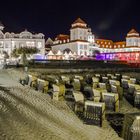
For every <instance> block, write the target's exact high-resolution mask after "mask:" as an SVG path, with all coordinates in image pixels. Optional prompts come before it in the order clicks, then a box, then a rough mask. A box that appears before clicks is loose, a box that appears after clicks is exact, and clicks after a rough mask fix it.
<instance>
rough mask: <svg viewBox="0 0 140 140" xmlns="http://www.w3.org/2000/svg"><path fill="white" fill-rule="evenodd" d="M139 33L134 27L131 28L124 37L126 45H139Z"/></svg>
mask: <svg viewBox="0 0 140 140" xmlns="http://www.w3.org/2000/svg"><path fill="white" fill-rule="evenodd" d="M139 37H140V36H139V33H138V32H137V31H136V30H135V29H131V30H130V31H129V32H128V34H127V37H126V46H128V47H132V46H133V47H138V46H140V38H139Z"/></svg>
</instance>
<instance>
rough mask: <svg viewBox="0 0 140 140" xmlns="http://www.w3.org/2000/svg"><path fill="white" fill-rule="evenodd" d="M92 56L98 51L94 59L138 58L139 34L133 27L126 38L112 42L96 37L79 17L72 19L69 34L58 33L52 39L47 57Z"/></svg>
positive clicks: (139, 55) (139, 47)
mask: <svg viewBox="0 0 140 140" xmlns="http://www.w3.org/2000/svg"><path fill="white" fill-rule="evenodd" d="M69 52H70V55H71V56H72V54H73V55H75V56H77V57H80V56H92V55H93V54H94V53H95V52H99V53H100V55H97V57H96V59H109V60H110V59H117V60H120V59H121V60H129V59H132V58H133V59H134V60H140V36H139V33H138V32H137V31H136V30H135V29H131V30H130V31H129V32H128V34H127V35H126V40H125V41H121V42H113V41H112V40H106V39H96V37H95V35H94V34H93V33H92V31H91V29H90V28H88V25H87V23H86V22H85V21H83V20H82V19H81V18H78V19H77V20H76V21H74V22H73V23H72V25H71V28H70V35H64V34H59V35H58V36H57V37H56V38H55V40H54V41H53V45H52V50H51V51H50V52H49V53H48V58H54V59H57V56H59V57H58V59H60V58H61V59H65V57H60V56H62V55H65V56H66V55H68V54H69Z"/></svg>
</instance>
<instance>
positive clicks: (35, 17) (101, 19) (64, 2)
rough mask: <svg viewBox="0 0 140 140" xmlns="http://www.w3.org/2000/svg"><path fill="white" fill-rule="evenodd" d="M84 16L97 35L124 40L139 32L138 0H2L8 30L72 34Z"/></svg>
mask: <svg viewBox="0 0 140 140" xmlns="http://www.w3.org/2000/svg"><path fill="white" fill-rule="evenodd" d="M78 17H81V18H82V19H83V20H84V21H85V22H86V23H87V24H88V25H89V26H90V27H91V28H92V32H93V33H94V34H95V36H96V37H97V38H101V39H103V38H105V39H112V40H114V41H122V40H125V37H126V34H127V32H128V31H129V30H130V29H131V28H135V29H136V30H137V31H138V32H139V33H140V2H139V0H71V1H70V0H50V1H49V0H28V1H27V0H23V1H22V0H18V1H17V0H9V1H4V0H3V2H2V1H1V6H0V21H1V22H2V23H3V24H4V26H5V31H9V32H21V31H23V30H24V29H25V28H26V29H28V30H29V31H31V32H36V33H38V32H42V33H44V34H45V36H46V38H48V37H51V38H54V37H55V36H56V35H57V34H60V33H63V34H69V29H70V26H71V23H73V22H74V20H75V19H77V18H78Z"/></svg>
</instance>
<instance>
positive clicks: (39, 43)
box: [0, 23, 45, 56]
mask: <svg viewBox="0 0 140 140" xmlns="http://www.w3.org/2000/svg"><path fill="white" fill-rule="evenodd" d="M3 29H4V26H3V25H2V24H1V23H0V54H2V53H3V52H4V51H5V52H7V53H8V55H9V56H11V53H12V51H13V49H15V48H20V47H36V48H38V49H39V51H40V52H39V53H40V54H42V55H44V54H45V39H44V34H42V33H39V34H32V33H31V32H29V31H27V30H25V31H23V32H21V33H19V34H16V33H9V32H6V33H4V32H3Z"/></svg>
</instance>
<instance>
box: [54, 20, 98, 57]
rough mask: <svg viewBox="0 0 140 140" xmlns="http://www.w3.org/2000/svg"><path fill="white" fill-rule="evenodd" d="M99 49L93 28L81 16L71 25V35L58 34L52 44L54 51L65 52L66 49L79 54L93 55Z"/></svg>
mask: <svg viewBox="0 0 140 140" xmlns="http://www.w3.org/2000/svg"><path fill="white" fill-rule="evenodd" d="M98 49H100V48H99V46H98V45H97V44H96V43H95V37H94V35H93V34H92V32H91V29H90V28H88V27H87V24H86V23H85V22H84V21H83V20H82V19H80V18H78V19H77V20H76V21H75V22H74V23H73V24H72V25H71V29H70V35H64V34H60V35H58V36H57V37H56V38H55V41H54V42H53V45H52V51H54V52H58V51H61V52H63V53H65V51H66V50H69V51H71V52H72V53H76V54H77V55H78V56H89V55H92V54H93V52H94V51H95V50H98Z"/></svg>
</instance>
